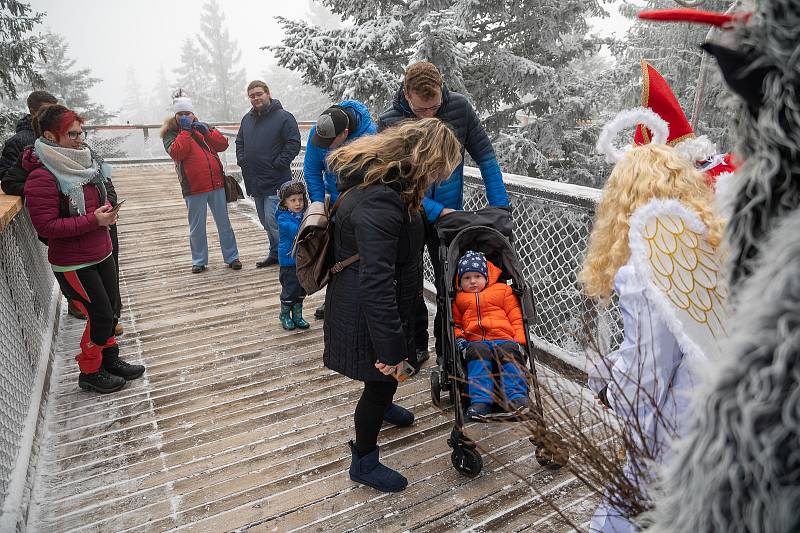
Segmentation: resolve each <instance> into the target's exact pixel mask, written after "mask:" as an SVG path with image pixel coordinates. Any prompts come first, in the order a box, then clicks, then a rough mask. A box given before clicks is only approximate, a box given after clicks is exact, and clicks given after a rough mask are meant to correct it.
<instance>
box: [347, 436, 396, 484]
mask: <svg viewBox="0 0 800 533" xmlns="http://www.w3.org/2000/svg"><path fill="white" fill-rule="evenodd" d="M348 444H349V445H350V452H351V453H352V454H353V462H352V463H350V479H352V480H353V481H355V482H357V483H363V484H364V485H367V486H369V487H372V488H373V489H377V490H379V491H381V492H400V491H401V490H403V489H405V488H406V486H407V485H408V480H407V479H406V478H405V477H403V475H402V474H400V473H399V472H395V471H394V470H392V469H391V468H389V467H388V466H384V465H382V464H381V463H380V461H379V460H378V459H379V450H380V448H378V446H375V449H374V450H372V451H371V452H369V453H368V454H366V455H364V456H359V455H358V451H356V447H355V444H353V441H350V442H349V443H348Z"/></svg>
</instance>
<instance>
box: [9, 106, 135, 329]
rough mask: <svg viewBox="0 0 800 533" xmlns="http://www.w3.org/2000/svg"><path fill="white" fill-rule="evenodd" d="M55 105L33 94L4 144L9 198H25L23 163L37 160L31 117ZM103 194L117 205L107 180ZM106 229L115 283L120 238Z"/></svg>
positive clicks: (73, 311)
mask: <svg viewBox="0 0 800 533" xmlns="http://www.w3.org/2000/svg"><path fill="white" fill-rule="evenodd" d="M57 103H58V99H57V98H56V97H55V96H53V95H52V94H50V93H49V92H47V91H33V92H32V93H31V94H29V95H28V100H27V104H28V111H29V112H30V113H29V114H27V115H25V116H23V117H22V118H21V119H19V121H18V122H17V132H16V133H15V134H14V135H13V136H11V137H9V138H8V140H6V142H5V143H4V144H3V152H2V156H0V189H2V190H3V192H4V193H6V194H8V195H10V196H21V197H24V196H25V192H24V191H25V181H26V180H27V179H28V171H27V170H25V168H24V166H23V164H22V160H23V159H27V160H29V161H35V160H37V158H36V154H35V153H34V151H33V142H34V141H35V140H36V139H37V138H38V137H40V136H41V132H37V131H35V128H34V124H33V117H35V116H36V114H37V113H38V112H39V111H41V110H42V109H44V108H45V107H47V106H51V105H54V104H57ZM106 190H107V193H108V201H109V202H111V205H112V206H115V205H117V191H116V189H114V184H113V183H111V180H110V179H109V180H108V183H107V184H106ZM108 229H109V233H110V234H111V244H112V246H113V251H112V255H113V256H114V262H115V263H116V266H117V279H119V236H118V234H117V225H116V224H112V225H111V226H109V228H108ZM117 294H119V291H117ZM65 296H66V295H65ZM67 306H68V307H67V312H68V313H69V314H70V315H72V316H74V317H75V318H79V319H82V320H83V319H86V315H84V314H83V312H82V311H81V310H80V309H78V307H77V306H76V305H75V304H74V303H73V301H72V300H71V299H69V298H67ZM113 306H114V313H115V314H116V317H117V319H119V317H120V314H121V312H122V299H121V298H118V299H117V301H115V302H113ZM123 333H124V329H123V326H122V324H121V323H120V322H117V325H116V327H115V329H114V335H116V336H120V335H122V334H123Z"/></svg>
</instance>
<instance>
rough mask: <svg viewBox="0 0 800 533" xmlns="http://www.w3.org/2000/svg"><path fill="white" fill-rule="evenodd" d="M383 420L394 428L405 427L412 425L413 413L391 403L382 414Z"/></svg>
mask: <svg viewBox="0 0 800 533" xmlns="http://www.w3.org/2000/svg"><path fill="white" fill-rule="evenodd" d="M383 420H384V422H389V423H390V424H394V425H395V426H399V427H406V426H410V425H411V424H413V423H414V413H412V412H411V411H409V410H408V409H405V408H403V407H400V406H399V405H397V404H396V403H393V404H391V405H390V406H389V408H388V409H387V410H386V412H385V413H383Z"/></svg>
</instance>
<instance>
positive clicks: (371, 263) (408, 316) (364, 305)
mask: <svg viewBox="0 0 800 533" xmlns="http://www.w3.org/2000/svg"><path fill="white" fill-rule="evenodd" d="M460 162H461V145H460V144H459V142H458V140H457V139H456V137H455V135H454V134H453V132H452V131H451V130H450V128H449V127H448V126H447V125H446V124H445V123H443V122H441V121H440V120H438V119H435V118H431V119H422V120H415V121H410V122H406V123H404V124H402V125H401V126H398V127H396V128H390V129H388V130H386V131H384V132H382V133H380V134H379V135H376V136H368V137H362V138H360V139H357V140H355V141H353V142H352V143H350V144H348V145H346V146H344V147H342V148H340V149H338V150H336V151H335V152H333V153H332V154H331V155H330V156H329V157H328V167H329V168H330V169H331V171H332V172H334V173H335V174H336V175H337V187H338V189H339V192H340V193H341V194H340V196H339V198H340V205H339V207H338V210H337V212H336V215H335V218H334V254H335V257H336V261H337V262H339V261H344V260H346V259H348V258H350V257H353V256H355V255H358V260H357V261H356V262H354V263H352V264H350V265H349V266H347V267H346V268H345V269H344V270H342V271H341V272H340V273H338V274H336V275H334V276H333V278H332V279H331V281H330V283H329V285H328V289H327V292H326V295H325V309H326V313H325V327H324V332H325V353H324V361H325V366H326V367H328V368H330V369H331V370H335V371H336V372H339V373H340V374H343V375H345V376H347V377H349V378H352V379H355V380H358V381H363V382H364V392H363V393H362V395H361V399H360V400H359V402H358V405H357V406H356V412H355V427H356V439H355V442H353V441H350V448H351V451H352V456H353V462H352V464H351V466H350V478H351V479H352V480H353V481H358V482H360V483H364V484H365V485H369V486H371V487H374V488H376V489H378V490H381V491H384V492H395V491H400V490H403V489H404V488H405V487H406V485H407V484H408V482H407V480H406V478H405V477H403V476H402V475H401V474H399V473H398V472H396V471H394V470H392V469H390V468H388V467H386V466H384V465H382V464H381V463H380V462H379V455H378V453H379V452H378V446H377V441H378V432H379V431H380V428H381V424H382V422H383V420H384V419H386V420H387V421H389V422H391V423H395V424H397V425H410V424H411V423H413V421H414V415H413V414H411V413H410V412H409V411H407V410H405V409H403V408H402V407H400V406H398V405H395V404H393V403H392V398H393V396H394V393H395V392H396V391H397V376H398V370H399V368H400V367H401V365H402V363H403V361H404V360H407V359H408V358H409V357H411V356H413V355H414V331H413V328H414V316H415V315H414V311H415V304H416V301H417V299H418V297H419V293H420V291H421V290H422V246H423V244H424V242H425V235H424V226H423V223H422V218H421V212H420V208H421V205H422V198H423V195H424V194H425V191H426V190H427V189H428V187H430V186H431V185H432V184H433V183H434V182H437V181H441V180H443V179H446V178H447V177H448V176H449V175H450V174H451V173H452V171H453V169H454V168H455V167H456V165H458V164H459V163H460ZM328 310H329V311H328Z"/></svg>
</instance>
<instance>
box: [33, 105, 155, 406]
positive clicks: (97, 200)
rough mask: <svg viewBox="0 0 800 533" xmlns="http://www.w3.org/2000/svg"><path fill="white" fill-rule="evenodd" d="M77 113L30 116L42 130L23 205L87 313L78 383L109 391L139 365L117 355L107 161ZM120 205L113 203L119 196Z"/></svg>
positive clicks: (55, 108) (66, 289) (50, 110)
mask: <svg viewBox="0 0 800 533" xmlns="http://www.w3.org/2000/svg"><path fill="white" fill-rule="evenodd" d="M82 124H83V118H82V117H80V116H78V114H77V113H75V112H74V111H72V110H70V109H67V108H66V107H64V106H62V105H52V106H49V107H47V108H45V109H43V110H41V111H40V112H39V114H38V115H37V116H36V117H35V118H34V128H35V129H36V131H39V132H41V136H40V137H39V138H38V139H36V141H35V143H34V151H35V152H36V156H37V157H36V158H30V159H28V160H27V162H26V163H25V164H27V165H29V167H28V168H26V170H27V171H28V172H29V173H28V178H27V180H26V181H25V191H24V192H25V198H26V206H27V208H28V211H29V212H30V217H31V222H32V223H33V226H34V228H35V229H36V231H37V233H39V235H41V236H42V237H45V238H47V240H48V246H47V258H48V260H49V262H50V265H51V267H52V269H53V272H54V273H55V276H56V279H57V280H58V284H59V286H60V287H61V290H62V292H63V293H64V294H65V295H66V296H67V297H68V298H69V299H71V300H73V301H74V302H75V303H76V304H77V305H78V307H79V308H80V309H81V311H82V312H83V313H84V314H85V315H86V316H87V317H88V320H87V321H86V328H85V330H84V332H83V337H82V338H81V341H80V348H81V352H80V353H79V354H78V356H77V357H76V360H77V362H78V367H79V368H80V371H81V372H80V375H79V377H78V386H80V387H81V388H82V389H85V390H90V391H95V392H100V393H109V392H115V391H118V390H120V389H121V388H122V387H124V386H125V383H126V381H128V380H132V379H136V378H138V377H140V376H141V375H142V374H143V373H144V370H145V369H144V366H142V365H131V364H128V363H126V362H125V361H123V360H122V359H120V357H119V346H118V345H117V340H116V337H115V335H114V328H115V327H116V325H117V316H116V313H115V305H116V304H115V302H118V301H119V285H118V282H117V269H116V264H115V261H114V256H113V253H112V251H113V250H112V244H111V236H110V234H109V226H110V225H112V224H114V223H116V221H117V211H115V210H114V209H113V208H112V207H111V203H110V201H109V191H110V182H109V177H110V175H111V167H110V166H109V165H107V164H106V163H104V162H102V161H101V160H99V159H98V158H96V157H95V155H94V154H93V153H92V151H91V150H90V149H89V147H88V146H86V144H84V142H83V139H84V133H83V129H82V126H81V125H82ZM118 205H119V204H118Z"/></svg>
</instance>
